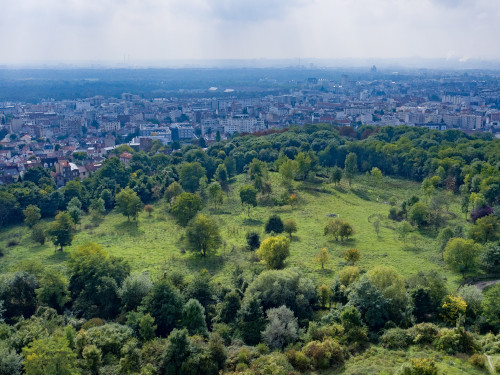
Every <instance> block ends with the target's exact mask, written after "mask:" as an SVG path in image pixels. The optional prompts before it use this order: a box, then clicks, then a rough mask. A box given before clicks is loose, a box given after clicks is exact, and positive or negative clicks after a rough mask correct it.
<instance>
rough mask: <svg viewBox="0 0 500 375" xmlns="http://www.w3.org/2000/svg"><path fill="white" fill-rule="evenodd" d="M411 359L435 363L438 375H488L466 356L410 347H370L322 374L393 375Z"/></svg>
mask: <svg viewBox="0 0 500 375" xmlns="http://www.w3.org/2000/svg"><path fill="white" fill-rule="evenodd" d="M412 358H429V359H432V360H434V361H435V363H436V367H437V369H438V373H439V374H447V375H460V374H488V373H489V372H488V371H487V370H482V369H478V368H476V367H474V366H472V365H471V364H470V363H469V362H468V361H467V360H468V357H467V356H463V357H460V356H450V355H446V354H444V353H442V352H437V351H434V350H432V349H430V348H420V347H416V346H415V347H410V348H409V349H408V350H388V349H384V348H381V347H379V346H372V347H370V348H369V349H368V350H367V351H365V352H364V353H363V354H361V355H358V356H355V357H353V358H351V359H349V360H348V361H347V362H346V364H345V366H344V367H343V368H341V369H339V370H336V371H334V372H325V373H324V374H325V375H326V374H329V375H330V374H331V375H333V374H346V375H368V374H394V373H395V372H396V371H397V370H398V369H399V368H400V367H401V366H402V365H403V364H404V363H407V362H409V360H410V359H412Z"/></svg>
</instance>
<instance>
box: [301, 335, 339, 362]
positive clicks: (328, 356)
mask: <svg viewBox="0 0 500 375" xmlns="http://www.w3.org/2000/svg"><path fill="white" fill-rule="evenodd" d="M302 352H303V353H304V354H305V355H306V356H307V357H309V358H310V360H311V364H312V366H313V367H314V368H315V369H326V368H329V367H336V366H339V365H342V364H343V363H344V360H345V357H344V348H342V346H341V345H340V344H339V343H338V342H337V341H335V340H333V339H332V338H329V337H328V338H326V339H325V340H323V342H320V341H311V342H309V343H308V344H306V346H304V348H303V349H302Z"/></svg>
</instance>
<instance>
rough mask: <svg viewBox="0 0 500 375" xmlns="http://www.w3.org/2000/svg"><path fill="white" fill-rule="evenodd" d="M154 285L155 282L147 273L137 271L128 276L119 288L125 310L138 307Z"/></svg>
mask: <svg viewBox="0 0 500 375" xmlns="http://www.w3.org/2000/svg"><path fill="white" fill-rule="evenodd" d="M152 287H153V284H152V283H151V280H150V279H149V276H148V275H147V274H140V273H137V274H132V275H129V276H127V277H126V278H125V280H123V283H122V285H121V287H120V289H119V290H118V295H119V296H120V300H121V302H122V306H123V310H124V311H132V310H135V309H137V307H139V305H140V304H141V302H142V300H143V298H144V297H146V296H147V295H148V293H149V291H150V290H151V288H152Z"/></svg>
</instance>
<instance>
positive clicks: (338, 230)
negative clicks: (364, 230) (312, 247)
mask: <svg viewBox="0 0 500 375" xmlns="http://www.w3.org/2000/svg"><path fill="white" fill-rule="evenodd" d="M353 233H354V229H353V228H352V226H351V224H349V223H348V222H347V221H344V220H342V219H335V220H330V221H329V222H328V224H326V226H325V229H324V235H325V236H327V235H331V236H333V237H334V238H335V241H338V239H339V237H340V240H341V241H344V238H346V239H349V237H350V236H351V235H352V234H353Z"/></svg>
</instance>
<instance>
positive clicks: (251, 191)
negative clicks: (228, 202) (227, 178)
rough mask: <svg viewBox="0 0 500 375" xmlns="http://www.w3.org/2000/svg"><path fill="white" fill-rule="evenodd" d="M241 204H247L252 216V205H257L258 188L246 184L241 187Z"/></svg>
mask: <svg viewBox="0 0 500 375" xmlns="http://www.w3.org/2000/svg"><path fill="white" fill-rule="evenodd" d="M240 199H241V204H243V205H247V207H248V216H250V207H255V206H257V189H256V188H254V187H253V186H252V185H244V186H242V187H241V189H240Z"/></svg>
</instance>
